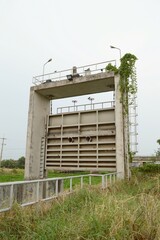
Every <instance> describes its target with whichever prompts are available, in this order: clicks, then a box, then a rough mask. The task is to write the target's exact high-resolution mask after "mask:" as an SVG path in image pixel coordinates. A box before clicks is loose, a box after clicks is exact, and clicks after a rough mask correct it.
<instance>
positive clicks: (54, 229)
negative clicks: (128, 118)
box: [0, 174, 160, 240]
mask: <svg viewBox="0 0 160 240" xmlns="http://www.w3.org/2000/svg"><path fill="white" fill-rule="evenodd" d="M159 224H160V185H159V175H156V176H155V175H154V176H153V175H152V176H148V175H145V176H144V175H143V174H141V175H140V176H138V177H136V176H134V177H133V178H132V180H131V181H130V182H127V181H122V182H118V183H117V184H116V185H114V186H110V187H109V188H108V189H107V190H103V191H102V190H100V189H99V188H97V187H94V188H93V187H92V188H86V189H83V190H78V189H77V191H76V192H75V193H74V194H72V195H69V196H63V197H61V198H60V199H58V200H54V201H53V202H48V203H41V204H37V205H36V206H32V207H27V208H21V207H19V206H18V205H16V204H15V205H14V208H13V209H12V211H10V212H7V213H5V214H1V216H0V239H4V240H8V239H22V240H24V239H25V240H27V239H28V240H32V239H39V240H40V239H41V240H52V239H53V240H54V239H55V240H72V239H73V240H76V239H79V240H86V239H90V240H92V239H97V240H102V239H107V240H113V239H116V240H123V239H126V240H128V239H134V240H152V239H157V240H158V239H160V228H159Z"/></svg>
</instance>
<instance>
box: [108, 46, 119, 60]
mask: <svg viewBox="0 0 160 240" xmlns="http://www.w3.org/2000/svg"><path fill="white" fill-rule="evenodd" d="M110 48H113V49H117V50H118V51H119V56H120V59H121V49H120V48H118V47H114V46H110Z"/></svg>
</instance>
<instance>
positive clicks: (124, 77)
mask: <svg viewBox="0 0 160 240" xmlns="http://www.w3.org/2000/svg"><path fill="white" fill-rule="evenodd" d="M136 60H137V57H136V56H135V55H133V54H130V53H126V54H125V55H124V56H123V57H122V58H121V59H120V61H121V64H120V67H119V68H117V67H116V66H113V65H112V64H111V63H109V64H108V65H107V66H106V71H113V72H114V73H115V74H120V83H119V84H120V92H121V102H122V104H123V109H124V114H128V105H129V102H128V96H130V95H131V94H135V93H136V92H137V77H136V68H135V62H136Z"/></svg>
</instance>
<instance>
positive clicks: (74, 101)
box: [72, 100, 77, 111]
mask: <svg viewBox="0 0 160 240" xmlns="http://www.w3.org/2000/svg"><path fill="white" fill-rule="evenodd" d="M72 102H73V104H74V111H76V103H77V100H72Z"/></svg>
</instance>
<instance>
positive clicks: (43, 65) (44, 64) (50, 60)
mask: <svg viewBox="0 0 160 240" xmlns="http://www.w3.org/2000/svg"><path fill="white" fill-rule="evenodd" d="M51 61H52V58H50V59H49V60H48V61H47V62H46V63H45V64H43V80H44V69H45V65H46V64H47V63H49V62H51Z"/></svg>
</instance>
